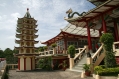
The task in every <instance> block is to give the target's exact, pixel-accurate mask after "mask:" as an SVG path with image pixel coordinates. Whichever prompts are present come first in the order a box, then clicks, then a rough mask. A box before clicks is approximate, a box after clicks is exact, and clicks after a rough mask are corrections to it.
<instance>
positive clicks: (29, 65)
mask: <svg viewBox="0 0 119 79" xmlns="http://www.w3.org/2000/svg"><path fill="white" fill-rule="evenodd" d="M36 23H37V21H36V20H35V19H34V18H32V17H31V15H30V13H29V9H27V12H26V14H25V16H24V17H23V18H18V21H17V29H16V32H17V34H16V38H18V39H19V40H18V39H17V40H15V42H16V43H17V44H19V47H15V49H16V50H19V54H17V55H16V56H17V57H18V70H23V71H24V70H34V69H35V56H36V55H37V54H36V53H35V50H36V49H37V48H36V47H35V45H34V44H37V43H38V42H39V41H35V40H34V39H35V38H37V37H38V35H36V34H35V33H37V32H38V30H37V29H36V28H37V25H36Z"/></svg>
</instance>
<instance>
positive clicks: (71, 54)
mask: <svg viewBox="0 0 119 79" xmlns="http://www.w3.org/2000/svg"><path fill="white" fill-rule="evenodd" d="M68 54H70V58H74V56H75V47H74V45H70V46H69V47H68Z"/></svg>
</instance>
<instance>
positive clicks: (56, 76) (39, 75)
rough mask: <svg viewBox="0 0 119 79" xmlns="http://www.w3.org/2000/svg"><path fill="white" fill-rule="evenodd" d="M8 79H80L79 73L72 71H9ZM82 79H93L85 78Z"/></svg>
mask: <svg viewBox="0 0 119 79" xmlns="http://www.w3.org/2000/svg"><path fill="white" fill-rule="evenodd" d="M9 79H81V78H80V72H72V71H61V70H58V71H41V70H38V71H32V72H30V71H29V72H16V70H10V71H9ZM83 79H93V78H92V77H87V78H83Z"/></svg>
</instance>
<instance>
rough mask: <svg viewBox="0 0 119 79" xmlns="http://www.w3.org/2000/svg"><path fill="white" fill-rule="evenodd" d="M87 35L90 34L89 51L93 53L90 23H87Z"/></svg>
mask: <svg viewBox="0 0 119 79" xmlns="http://www.w3.org/2000/svg"><path fill="white" fill-rule="evenodd" d="M87 34H88V48H89V51H92V42H91V36H90V27H89V26H88V23H87Z"/></svg>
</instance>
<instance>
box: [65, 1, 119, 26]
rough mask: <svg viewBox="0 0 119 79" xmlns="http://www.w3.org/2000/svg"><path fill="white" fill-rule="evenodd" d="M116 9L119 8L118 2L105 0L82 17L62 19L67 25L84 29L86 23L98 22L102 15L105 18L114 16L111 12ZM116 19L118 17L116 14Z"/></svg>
mask: <svg viewBox="0 0 119 79" xmlns="http://www.w3.org/2000/svg"><path fill="white" fill-rule="evenodd" d="M117 8H119V0H107V1H106V2H104V3H103V4H101V5H99V6H97V7H96V8H93V9H91V10H90V11H88V12H87V13H85V14H84V15H82V16H78V17H73V18H64V19H65V20H67V21H68V22H69V23H71V24H73V25H76V26H77V27H85V26H86V22H87V21H88V22H89V21H93V22H94V21H99V20H100V19H101V16H102V14H103V15H105V16H106V15H108V14H109V15H110V14H111V17H112V16H113V17H114V16H116V15H114V13H113V10H114V9H117ZM116 17H118V14H117V16H116Z"/></svg>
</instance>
